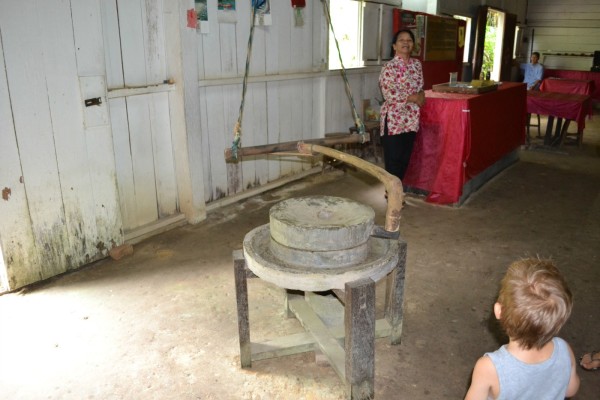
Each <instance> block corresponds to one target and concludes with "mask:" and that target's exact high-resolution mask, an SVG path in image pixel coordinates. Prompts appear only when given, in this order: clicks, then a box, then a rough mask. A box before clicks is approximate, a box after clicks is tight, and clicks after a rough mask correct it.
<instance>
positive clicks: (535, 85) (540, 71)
mask: <svg viewBox="0 0 600 400" xmlns="http://www.w3.org/2000/svg"><path fill="white" fill-rule="evenodd" d="M539 60H540V53H538V52H537V51H534V52H533V53H531V63H530V64H523V66H522V68H523V69H524V70H525V79H523V82H525V83H526V84H527V90H539V89H540V84H541V83H542V79H544V66H543V65H542V64H540V63H538V61H539Z"/></svg>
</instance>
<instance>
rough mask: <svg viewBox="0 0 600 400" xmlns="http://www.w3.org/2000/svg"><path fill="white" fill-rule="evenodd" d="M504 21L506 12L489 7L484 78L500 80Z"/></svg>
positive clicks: (482, 67)
mask: <svg viewBox="0 0 600 400" xmlns="http://www.w3.org/2000/svg"><path fill="white" fill-rule="evenodd" d="M504 23H505V13H503V12H502V11H498V10H493V9H491V8H489V9H488V12H487V20H486V24H485V39H484V46H483V64H482V66H481V75H482V76H481V78H482V79H492V80H494V81H499V80H500V68H501V65H502V44H503V38H504Z"/></svg>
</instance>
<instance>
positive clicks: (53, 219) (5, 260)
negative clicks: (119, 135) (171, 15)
mask: <svg viewBox="0 0 600 400" xmlns="http://www.w3.org/2000/svg"><path fill="white" fill-rule="evenodd" d="M99 3H100V2H99V0H81V1H72V2H68V1H61V0H45V1H39V0H3V1H0V32H1V35H2V40H0V66H1V67H0V159H1V160H2V165H1V166H0V187H1V188H2V200H0V290H2V288H3V289H8V290H13V289H17V288H19V287H22V286H24V285H27V284H30V283H33V282H37V281H40V280H43V279H47V278H49V277H52V276H55V275H58V274H61V273H64V272H66V271H68V270H71V269H75V268H77V267H80V266H82V265H84V264H87V263H90V262H92V261H94V260H97V259H99V258H103V257H105V256H106V255H107V254H108V250H109V249H110V248H111V247H112V246H114V245H118V244H121V243H122V241H123V235H122V232H121V216H120V211H119V206H118V201H117V191H116V182H115V167H114V165H115V162H114V157H113V143H112V134H111V129H110V124H109V118H108V108H107V106H106V86H105V68H104V57H103V42H102V25H101V21H100V6H99ZM87 99H95V100H96V101H95V102H94V101H92V103H93V104H94V105H90V106H89V107H87V106H86V100H87Z"/></svg>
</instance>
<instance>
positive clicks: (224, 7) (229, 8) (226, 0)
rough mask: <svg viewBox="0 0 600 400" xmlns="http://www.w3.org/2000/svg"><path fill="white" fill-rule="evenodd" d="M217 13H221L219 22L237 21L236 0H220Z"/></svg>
mask: <svg viewBox="0 0 600 400" xmlns="http://www.w3.org/2000/svg"><path fill="white" fill-rule="evenodd" d="M217 13H218V14H219V22H225V23H233V24H234V23H236V22H237V15H236V11H235V0H218V2H217Z"/></svg>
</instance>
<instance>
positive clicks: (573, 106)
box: [527, 90, 591, 145]
mask: <svg viewBox="0 0 600 400" xmlns="http://www.w3.org/2000/svg"><path fill="white" fill-rule="evenodd" d="M590 101H591V100H590V96H586V95H581V94H569V93H557V92H542V91H534V90H529V91H527V113H528V114H541V115H548V123H547V126H546V136H545V139H544V144H546V145H551V144H552V142H553V139H552V123H553V119H554V117H557V118H564V119H566V120H567V122H565V125H566V127H563V128H562V130H564V131H565V132H564V133H565V134H566V128H568V123H569V122H570V121H575V122H576V123H577V131H578V136H579V141H581V137H582V136H583V129H584V128H585V117H586V115H587V113H588V110H589V107H590ZM562 130H561V128H560V126H557V130H556V134H555V139H557V138H559V137H560V136H561V135H562V134H563V132H562Z"/></svg>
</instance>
